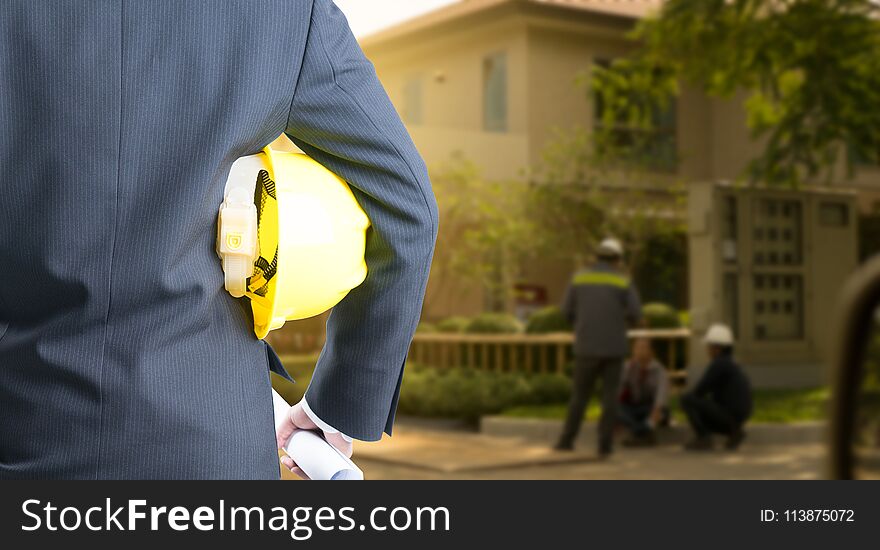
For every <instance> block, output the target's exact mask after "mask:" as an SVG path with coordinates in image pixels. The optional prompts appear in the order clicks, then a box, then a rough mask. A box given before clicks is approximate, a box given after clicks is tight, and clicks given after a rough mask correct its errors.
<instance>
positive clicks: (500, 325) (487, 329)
mask: <svg viewBox="0 0 880 550" xmlns="http://www.w3.org/2000/svg"><path fill="white" fill-rule="evenodd" d="M464 331H465V332H467V333H468V334H516V333H518V332H522V331H523V326H522V323H520V321H519V319H517V318H516V317H514V316H513V315H510V314H508V313H481V314H480V315H477V316H476V317H474V318H473V319H472V320H471V322H470V323H468V325H467V327H465V330H464Z"/></svg>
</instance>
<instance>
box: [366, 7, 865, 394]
mask: <svg viewBox="0 0 880 550" xmlns="http://www.w3.org/2000/svg"><path fill="white" fill-rule="evenodd" d="M660 4H661V0H632V1H623V0H621V1H614V0H464V1H462V2H459V3H456V4H452V5H450V6H448V7H445V8H442V9H439V10H437V11H434V12H431V13H428V14H426V15H424V16H421V17H418V18H416V19H413V20H409V21H406V22H404V23H402V24H399V25H397V26H394V27H392V28H389V29H386V30H384V31H381V32H379V33H377V34H374V35H371V36H368V37H365V38H363V39H362V40H361V44H362V47H363V49H364V51H365V53H366V54H367V56H368V57H369V58H370V59H371V60H372V61H373V63H374V64H375V66H376V69H377V72H378V74H379V77H380V79H381V80H382V82H383V83H384V85H385V86H386V88H387V90H388V92H389V95H390V96H391V99H392V101H393V102H394V104H395V106H396V107H397V108H398V110H399V112H400V113H401V116H402V118H403V119H404V121H405V123H406V124H407V126H408V128H409V130H410V132H411V134H412V136H413V139H414V140H415V142H416V144H417V145H418V147H419V149H420V151H421V152H422V154H423V155H424V157H425V159H426V161H427V163H428V164H429V166H431V165H437V164H438V163H442V162H444V161H446V160H448V159H449V158H450V156H451V155H452V154H453V153H456V152H460V153H463V154H464V156H465V157H467V158H468V159H470V160H472V161H474V162H476V163H477V165H478V166H479V167H480V169H481V170H482V172H483V175H484V176H485V177H487V178H491V179H497V180H513V179H517V178H522V177H523V173H524V170H527V169H528V168H529V167H530V166H532V165H534V164H535V163H537V162H538V161H540V159H541V157H542V154H543V152H544V150H545V148H546V146H547V144H548V143H549V141H550V140H552V139H553V136H554V135H555V132H557V130H563V131H565V130H568V129H571V128H573V127H583V128H585V129H587V130H589V129H591V128H594V127H595V125H596V124H598V123H600V122H599V121H600V120H601V117H600V114H601V105H600V104H599V103H598V102H597V101H595V100H594V98H592V97H590V94H589V93H588V91H587V88H586V87H584V86H578V85H576V80H577V79H578V77H579V75H583V74H585V73H586V72H587V71H588V70H589V69H590V67H591V66H593V64H603V63H608V62H610V61H612V60H613V59H615V58H618V57H621V56H626V55H627V53H628V52H630V51H632V49H633V47H634V44H633V42H632V41H631V40H630V39H628V38H627V33H628V31H630V30H632V28H633V26H634V24H635V23H636V21H637V20H638V19H639V18H641V17H644V16H645V15H647V14H649V13H651V11H652V10H656V9H657V8H658V7H659V6H660ZM622 130H623V131H625V130H626V129H622ZM655 134H656V135H655V136H653V139H654V141H655V144H654V146H653V150H655V151H656V157H657V163H656V172H657V173H656V177H654V178H651V181H652V182H653V183H652V185H653V187H652V188H651V189H649V190H648V192H649V195H648V196H649V199H650V202H651V203H652V204H654V205H662V206H663V208H667V209H669V210H671V211H672V212H673V215H677V216H681V218H682V219H687V220H688V221H689V226H690V232H691V233H692V238H691V241H693V242H692V243H691V246H690V254H691V261H690V273H689V277H688V278H689V279H690V287H691V292H690V297H691V301H696V300H699V301H700V303H698V304H691V306H692V307H693V306H696V307H694V311H693V313H694V315H693V319H694V323H695V328H697V329H700V328H702V326H704V325H705V324H706V323H708V322H710V321H712V320H716V319H718V318H723V319H725V320H726V321H727V322H729V323H731V324H733V325H735V326H736V328H737V332H738V333H739V334H741V335H742V336H743V338H744V339H745V340H746V341H747V342H749V343H750V345H751V346H752V348H751V349H752V350H753V352H754V353H753V354H752V355H751V357H750V360H752V361H753V362H757V363H761V362H767V363H787V364H793V365H804V364H807V363H809V364H811V365H812V364H818V363H819V362H820V360H821V357H822V355H823V354H824V352H825V349H826V348H827V342H826V341H825V340H826V339H827V338H826V336H823V334H824V333H827V330H825V331H824V332H823V327H822V325H823V321H822V320H821V317H823V315H824V316H825V318H826V321H824V323H827V316H828V315H830V314H831V312H830V311H829V310H830V309H833V298H827V297H829V296H830V297H833V296H835V295H836V292H837V289H838V288H839V287H840V285H841V284H842V280H843V279H844V278H845V277H846V275H847V274H848V273H849V272H851V271H852V269H853V268H854V267H855V265H856V261H857V259H856V248H855V247H856V245H855V239H856V235H857V233H856V224H857V218H858V214H857V212H856V211H855V209H858V210H861V211H870V210H877V209H878V206H880V168H878V167H876V166H863V167H862V169H861V170H859V172H858V174H857V175H856V176H855V177H854V178H853V179H848V178H847V175H846V172H845V170H844V167H843V166H841V167H840V172H839V178H838V179H837V180H836V181H838V182H840V185H839V186H840V188H841V189H843V188H846V189H851V190H855V191H854V192H853V193H851V194H848V195H847V194H846V193H844V194H843V195H841V196H845V198H843V199H841V200H840V201H837V202H835V201H834V200H830V199H829V200H825V199H823V198H822V197H828V196H836V195H833V190H831V191H832V195H828V194H827V191H829V190H827V189H826V190H817V191H815V192H813V194H809V193H808V192H806V191H804V192H800V193H798V192H795V193H789V194H783V195H784V196H777V197H775V199H774V198H772V197H771V198H767V197H764V196H763V195H760V196H758V195H756V196H755V197H751V196H750V197H744V196H741V195H737V194H736V193H734V189H733V188H731V187H725V186H723V185H721V186H718V185H717V182H724V181H729V180H734V179H736V178H737V177H738V176H739V175H741V174H742V173H743V170H744V168H745V167H746V165H747V163H748V161H749V160H750V159H751V158H752V157H753V156H754V155H755V153H756V151H757V150H758V148H759V147H760V143H755V142H753V141H752V140H751V139H750V138H749V133H748V129H747V128H746V126H745V114H744V111H743V108H742V98H735V99H732V100H719V99H714V98H710V97H707V96H705V95H703V94H701V93H699V92H697V91H695V90H689V89H684V90H683V91H682V93H681V94H680V96H679V97H678V99H677V101H676V103H675V104H674V105H670V107H669V110H668V112H667V113H665V114H664V115H663V116H662V117H660V119H659V124H658V127H657V130H656V132H655ZM673 181H678V182H684V183H688V184H690V183H702V184H704V186H703V187H702V189H703V191H701V192H700V193H698V196H697V198H696V199H695V200H694V201H692V202H693V204H692V205H691V209H690V213H689V214H688V212H687V208H686V207H685V206H684V205H680V204H679V205H676V203H675V201H673V200H672V198H671V196H669V195H668V193H667V192H666V188H665V187H664V183H665V182H673ZM710 183H711V184H712V185H710V187H711V188H712V190H709V191H707V190H706V189H707V188H706V187H705V184H710ZM633 185H637V184H636V183H633ZM642 191H644V190H642ZM823 193H825V194H823ZM734 195H735V198H734V199H728V198H727V197H732V196H734ZM736 197H739V198H736ZM817 197H818V198H817ZM729 200H733V202H734V203H737V201H740V202H739V203H737V204H741V206H740V207H739V209H738V210H737V213H736V214H734V217H735V218H736V220H735V221H734V222H723V221H722V214H721V211H720V210H719V207H720V206H721V205H724V204H731V203H730V202H726V201H729ZM768 200H769V201H770V202H767V201H768ZM773 200H776V201H777V202H773ZM779 201H781V202H779ZM771 203H772V204H773V205H775V206H773V208H772V209H773V211H774V212H776V210H775V208H776V206H778V207H779V212H780V216H781V215H782V214H781V212H782V211H783V208H785V212H788V213H789V214H790V215H791V217H790V218H787V220H788V221H784V220H783V219H782V218H781V217H780V219H779V220H773V221H768V220H763V221H762V219H759V216H769V215H770V211H771V206H768V205H770V204H771ZM841 205H842V206H841ZM850 208H852V209H854V210H853V211H850ZM695 209H696V210H695ZM704 218H705V219H704ZM795 218H797V219H796V220H795ZM832 218H833V219H832ZM713 219H714V220H715V221H714V222H712V223H708V224H707V223H703V222H704V221H705V220H713ZM700 220H702V221H700ZM829 220H830V221H829ZM730 223H734V225H735V226H736V227H738V228H739V229H738V231H740V232H741V236H740V238H731V236H730V235H727V236H725V231H729V229H730V227H731V225H730ZM762 223H763V224H764V225H767V228H765V229H762V231H764V230H766V231H767V236H766V239H769V234H770V233H769V232H770V231H771V228H772V231H774V232H775V231H777V229H778V231H779V233H778V234H776V233H774V235H777V236H778V238H779V246H780V247H782V248H780V252H779V255H778V257H777V256H773V257H774V258H778V261H776V260H774V262H775V263H772V264H771V263H770V258H771V256H770V255H769V254H770V252H767V251H766V250H765V249H766V248H767V247H768V246H770V245H769V244H768V242H769V241H768V240H764V241H762V240H761V239H762V238H765V237H759V236H758V233H756V232H752V231H751V228H752V227H753V226H755V225H756V224H757V225H760V224H762ZM776 223H778V224H783V225H784V224H786V223H788V224H789V225H788V226H786V227H782V225H780V226H779V228H776V227H775V225H774V224H776ZM725 224H726V225H725ZM783 231H784V232H785V233H784V234H785V235H786V236H787V239H788V240H787V241H786V243H783V240H782V236H783ZM829 231H830V232H829ZM774 238H776V237H774ZM835 239H838V240H837V241H835ZM839 239H843V241H840V240H839ZM847 240H851V241H852V242H846V241H847ZM694 242H696V243H698V244H696V245H695V244H694ZM731 242H733V243H734V244H730V243H731ZM834 242H840V243H841V246H834V244H833V243H834ZM774 246H775V245H774ZM725 247H728V248H730V247H735V248H737V250H736V252H735V254H736V260H734V261H733V263H731V259H730V256H729V255H728V256H725V254H731V253H732V252H730V250H727V252H725ZM762 247H763V248H762ZM785 247H788V248H787V249H785V251H783V250H782V249H783V248H785ZM771 248H772V247H771ZM774 250H775V249H774ZM765 252H766V253H767V256H764V254H765ZM773 254H776V252H773ZM786 254H787V255H786ZM759 257H760V258H762V261H764V260H766V265H758V262H757V259H758V258H759ZM783 260H785V262H790V263H784V262H783ZM829 266H831V267H829ZM567 269H569V267H568V266H555V265H551V264H547V265H541V266H540V270H539V271H536V272H535V274H534V279H533V280H529V281H523V282H524V283H525V284H527V285H537V286H538V287H541V288H543V289H545V290H544V294H545V295H546V297H547V300H548V301H549V303H556V302H557V301H558V300H559V298H560V295H561V292H562V290H563V288H564V284H565V282H566V280H567V277H568V273H567ZM786 277H787V278H786ZM771 281H777V282H778V283H779V285H780V288H779V292H783V291H784V290H785V289H783V288H782V286H783V285H788V286H786V287H785V288H786V289H788V290H787V292H788V294H786V296H781V295H780V297H779V298H778V299H776V298H773V297H772V296H770V295H769V294H768V293H770V288H769V285H770V283H771ZM765 283H766V285H768V286H767V287H766V288H764V287H763V286H761V288H758V286H759V285H764V284H765ZM762 293H763V294H762ZM764 294H767V296H765V295H764ZM770 294H772V293H770ZM731 296H733V298H731ZM725 300H726V301H725ZM731 300H733V302H731ZM481 305H482V304H481V300H480V298H479V296H471V297H462V295H461V294H457V295H455V296H453V295H452V294H450V295H449V299H447V300H443V299H441V300H433V301H432V302H431V304H430V306H429V307H430V308H431V309H429V311H427V312H426V316H427V317H429V318H436V317H439V316H444V315H449V314H455V313H464V314H467V313H474V312H475V310H479V309H480V307H481ZM734 312H735V313H734ZM746 312H748V313H746ZM817 316H818V317H817ZM818 340H822V343H820V344H815V345H814V344H812V343H811V342H816V341H818ZM776 372H783V371H776ZM785 372H788V371H785ZM797 372H809V373H810V374H809V375H806V376H803V377H801V379H800V380H798V381H797V382H795V383H804V384H808V383H814V382H816V381H817V380H818V378H817V377H818V376H819V374H817V373H818V370H817V369H813V368H810V369H802V368H801V369H799V370H797ZM770 378H774V377H773V376H771V377H770ZM776 378H778V377H776ZM782 378H783V381H782V382H781V383H783V384H785V383H786V380H788V381H791V380H792V376H790V375H783V376H782ZM794 378H797V376H794Z"/></svg>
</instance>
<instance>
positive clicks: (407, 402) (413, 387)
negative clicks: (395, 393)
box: [398, 365, 571, 422]
mask: <svg viewBox="0 0 880 550" xmlns="http://www.w3.org/2000/svg"><path fill="white" fill-rule="evenodd" d="M570 384H571V383H570V381H569V380H568V379H567V378H566V377H564V376H561V375H557V374H540V375H532V376H526V375H524V374H519V373H493V372H486V371H480V370H473V369H465V368H453V369H446V370H440V369H432V368H425V367H418V366H414V365H410V366H409V367H407V370H406V371H405V373H404V376H403V386H402V388H401V391H400V401H399V404H398V408H399V410H400V412H401V413H402V414H409V415H413V416H423V417H442V418H459V419H462V420H467V421H471V422H474V421H476V420H478V419H479V418H480V417H481V416H484V415H487V414H497V413H499V412H501V411H503V410H505V409H508V408H511V407H515V406H518V405H546V404H554V403H565V402H566V401H567V400H568V396H569V392H570Z"/></svg>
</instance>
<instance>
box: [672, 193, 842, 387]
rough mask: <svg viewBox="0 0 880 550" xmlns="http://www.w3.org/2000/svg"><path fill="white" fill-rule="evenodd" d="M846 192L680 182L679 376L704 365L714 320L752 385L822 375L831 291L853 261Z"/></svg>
mask: <svg viewBox="0 0 880 550" xmlns="http://www.w3.org/2000/svg"><path fill="white" fill-rule="evenodd" d="M856 198H857V197H856V194H855V193H854V192H851V191H844V190H836V189H829V188H802V189H798V190H778V189H767V188H760V187H754V186H745V185H736V184H727V183H705V184H693V185H691V186H690V187H689V192H688V243H689V244H688V247H689V262H690V265H689V281H690V307H691V328H692V329H693V337H692V339H691V343H690V346H691V348H690V361H689V363H690V365H689V367H688V368H689V372H688V378H689V379H691V380H693V379H694V378H695V377H696V376H698V375H699V374H700V372H701V371H702V369H703V368H704V367H705V363H706V360H707V358H706V354H705V349H704V346H703V344H702V337H703V334H704V333H705V331H706V329H707V328H708V326H709V325H710V324H712V323H715V322H724V323H727V324H728V325H730V327H731V328H732V329H733V331H734V334H735V335H736V339H737V345H736V354H737V357H738V359H739V360H740V361H741V362H742V363H743V364H744V365H745V366H746V367H747V370H748V372H749V375H750V377H751V378H752V381H753V383H754V384H755V385H756V386H765V387H804V386H813V385H820V384H822V383H824V382H825V374H826V373H825V370H824V368H823V365H824V364H825V360H826V358H827V356H828V354H829V351H830V346H831V337H832V335H833V330H832V328H833V327H832V325H833V323H834V316H835V313H836V302H837V297H838V295H839V293H840V290H841V288H842V286H843V284H844V282H845V280H846V279H847V277H848V276H849V275H850V274H851V273H852V272H853V271H854V270H855V268H856V265H857V262H858V256H857V255H858V246H857V244H858V243H857V239H858V236H857V235H858V233H857V223H858V215H857V209H856V208H857V205H856Z"/></svg>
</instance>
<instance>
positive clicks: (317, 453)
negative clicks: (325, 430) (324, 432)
mask: <svg viewBox="0 0 880 550" xmlns="http://www.w3.org/2000/svg"><path fill="white" fill-rule="evenodd" d="M272 405H273V407H274V409H275V431H276V432H277V431H278V427H279V426H280V425H281V422H282V421H283V420H284V417H285V415H287V411H288V410H289V409H290V405H288V403H287V401H285V400H284V398H283V397H281V396H280V395H278V392H276V391H275V390H272ZM284 450H285V451H286V452H287V455H288V456H289V457H290V458H292V459H293V461H294V462H296V465H297V466H299V467H300V468H301V469H302V471H303V472H305V473H306V475H307V476H309V478H310V479H313V480H334V481H347V480H352V481H359V480H362V479H364V473H363V472H362V471H361V469H360V468H358V467H357V465H356V464H355V463H354V462H352V461H351V460H350V459H349V458H348V457H347V456H345V455H344V454H342V453H341V452H339V450H338V449H337V448H336V447H334V446H333V445H331V444H329V443H327V441H326V440H325V439H324V438H323V437H321V436H320V435H318V433H317V432H314V431H311V430H297V431H295V432H293V435H292V436H291V437H290V441H288V443H287V446H286V447H285V448H284Z"/></svg>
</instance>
